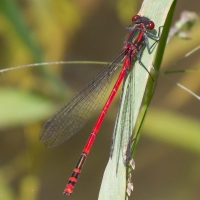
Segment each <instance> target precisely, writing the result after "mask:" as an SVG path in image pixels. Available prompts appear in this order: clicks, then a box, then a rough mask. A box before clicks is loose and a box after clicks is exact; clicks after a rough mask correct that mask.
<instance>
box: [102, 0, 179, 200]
mask: <svg viewBox="0 0 200 200" xmlns="http://www.w3.org/2000/svg"><path fill="white" fill-rule="evenodd" d="M173 2H174V1H173V0H163V1H154V0H145V1H144V2H143V4H142V8H141V10H140V12H139V14H140V15H142V16H146V17H148V18H150V19H151V20H152V21H154V23H155V25H156V27H155V29H156V30H158V28H159V27H160V26H163V25H164V23H165V20H166V18H167V16H168V12H169V10H170V8H171V6H172V3H173ZM174 7H175V3H174V4H173V7H172V8H174ZM171 10H173V9H171ZM172 13H173V11H171V15H170V17H168V22H167V27H164V31H165V33H164V34H162V37H161V39H160V42H159V45H158V46H156V48H154V51H153V53H151V54H149V53H148V51H147V49H145V50H144V52H143V54H142V62H143V63H144V64H145V66H146V68H147V69H148V70H149V71H150V70H151V67H152V65H153V66H154V68H155V69H157V70H158V69H159V65H160V63H161V60H162V55H163V51H164V48H165V43H166V38H167V33H168V29H169V25H170V23H171V18H172ZM152 43H153V41H152V40H150V45H151V44H152ZM158 48H159V53H158V54H157V55H156V49H158ZM155 56H156V58H155ZM154 58H155V59H154ZM153 61H155V62H153ZM132 71H134V72H131V73H133V83H134V85H133V86H132V88H133V89H134V95H135V98H134V106H133V109H134V110H133V111H132V112H133V121H132V122H131V123H132V125H133V126H134V125H135V124H136V120H137V117H138V114H139V110H140V107H141V104H142V100H143V96H144V93H145V88H146V85H147V80H148V73H147V72H146V71H145V69H143V68H142V67H141V65H140V64H139V63H138V62H136V64H135V69H134V70H132ZM126 80H127V81H128V79H126ZM153 86H154V83H152V80H150V81H149V85H148V90H150V91H151V92H149V94H150V95H148V96H147V98H146V99H145V102H146V108H147V107H148V104H149V102H150V100H151V94H152V91H153ZM126 90H127V87H126V83H125V87H124V88H123V91H124V93H123V95H125V94H126ZM123 99H124V96H123V97H122V100H123ZM122 104H123V102H122ZM122 110H123V106H121V109H120V111H119V119H117V122H116V126H115V130H117V131H116V141H115V146H119V144H118V143H119V142H120V139H119V138H120V134H121V131H118V130H121V128H120V126H121V124H120V121H121V119H120V116H121V112H122ZM144 110H145V109H144ZM144 114H145V112H144ZM120 151H122V149H120ZM118 154H119V161H118V162H116V159H115V158H116V157H118ZM116 169H117V170H118V171H117V173H116ZM125 198H126V166H125V165H124V163H123V158H122V152H118V151H117V148H115V149H114V152H113V157H112V159H109V161H108V164H107V167H106V169H105V172H104V176H103V181H102V185H101V189H100V193H99V198H98V199H99V200H118V199H119V200H123V199H125Z"/></svg>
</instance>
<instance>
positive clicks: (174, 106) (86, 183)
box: [0, 0, 200, 200]
mask: <svg viewBox="0 0 200 200" xmlns="http://www.w3.org/2000/svg"><path fill="white" fill-rule="evenodd" d="M135 2H136V1H130V0H126V1H122V0H118V1H100V0H93V1H91V0H86V1H80V0H75V1H71V0H68V1H67V0H57V1H54V0H48V1H45V0H42V1H35V0H29V1H27V0H17V1H14V0H9V1H7V0H1V2H0V62H1V64H0V69H6V68H10V67H13V66H20V65H24V64H29V63H38V62H51V61H61V60H64V61H71V60H75V61H79V60H86V61H91V60H94V61H110V60H111V59H112V58H113V57H114V56H115V55H116V54H117V53H118V52H120V50H121V49H122V46H123V42H124V39H125V36H126V34H127V31H126V30H125V27H126V25H129V24H130V23H131V17H132V15H134V14H135V13H137V12H138V10H139V8H140V6H141V3H142V1H137V3H135ZM199 8H200V3H199V1H198V0H184V1H178V3H177V7H176V10H175V15H174V22H175V21H176V20H178V19H179V15H180V13H181V12H182V11H183V10H190V11H195V12H197V13H199ZM156 28H157V27H156ZM199 33H200V22H199V21H197V22H196V23H195V25H194V27H193V28H192V29H191V31H190V32H189V36H190V39H188V40H182V39H180V38H177V37H173V38H172V39H171V40H170V42H169V44H168V45H167V48H166V52H165V55H164V59H163V64H162V68H161V69H162V70H166V69H167V68H169V67H170V66H171V65H172V64H174V65H173V66H171V69H176V70H179V69H197V68H199V63H200V57H199V52H196V53H195V54H193V55H191V56H190V57H188V58H186V59H184V60H182V61H180V62H178V63H177V64H175V62H176V61H177V60H179V59H180V58H181V57H182V56H183V55H184V54H185V53H186V52H188V51H190V50H191V49H193V48H195V47H196V46H197V45H199V44H200V38H199ZM101 68H102V66H100V65H97V66H94V65H47V66H37V67H32V68H22V69H17V70H12V71H7V72H1V73H0V154H1V155H0V200H1V199H2V200H16V199H18V200H27V199H29V200H44V199H48V200H53V199H66V198H69V197H66V196H63V195H62V191H63V189H64V187H65V184H66V183H67V180H68V178H69V176H70V174H71V172H72V169H73V167H74V165H75V164H76V161H77V159H78V157H79V155H80V153H81V150H82V148H83V146H84V143H85V141H86V139H87V137H88V134H89V133H90V131H91V128H92V125H93V124H94V122H95V120H96V118H97V114H98V112H99V111H100V108H99V109H98V110H97V112H96V113H95V114H94V115H93V116H92V118H91V120H90V121H89V122H88V123H87V124H86V126H84V128H83V129H82V130H81V131H80V133H78V134H77V135H75V136H74V137H72V138H70V140H68V141H67V142H65V143H63V144H62V145H60V146H58V147H56V148H53V149H48V148H46V147H45V146H44V144H42V143H41V142H39V140H38V135H39V133H40V130H41V128H42V126H43V124H44V123H45V121H46V120H47V119H48V118H49V117H50V116H51V114H53V113H54V112H55V111H56V109H58V108H59V107H60V106H61V105H62V104H63V103H65V102H66V101H67V100H69V99H70V97H72V95H73V94H74V93H75V92H77V91H78V90H79V89H80V88H81V86H82V85H84V84H86V83H87V82H88V81H89V80H90V79H91V78H92V77H93V76H94V75H95V74H96V73H97V72H98V71H99V70H100V69H101ZM199 77H200V73H198V71H197V72H193V73H178V74H173V75H167V76H166V77H164V76H161V77H160V78H159V79H158V83H157V88H156V92H155V95H154V97H153V100H152V103H151V105H150V108H149V111H148V114H147V116H146V120H145V124H144V127H143V132H142V134H141V138H140V141H139V144H138V147H137V151H136V155H135V162H136V169H135V171H134V172H133V183H134V192H133V193H132V196H131V197H130V199H149V200H151V199H152V200H153V199H162V200H163V199H176V200H177V199H181V200H186V199H193V200H197V199H199V198H200V190H199V185H200V123H199V117H200V106H199V101H198V100H197V99H195V98H194V97H192V96H191V95H190V94H188V93H186V92H185V91H183V90H182V89H180V88H179V87H177V86H176V82H179V83H181V84H183V85H184V86H186V87H187V88H189V89H191V90H192V91H194V92H195V93H197V94H200V81H199ZM113 79H114V78H113ZM119 93H120V92H119ZM118 99H119V94H118V97H117V98H116V99H115V101H114V103H113V105H112V106H111V108H110V110H109V112H108V114H107V117H106V119H105V121H104V123H103V126H102V128H101V130H100V133H101V134H99V136H98V140H97V141H96V142H95V145H94V147H93V149H92V151H91V153H90V155H89V157H88V160H87V163H86V165H85V167H84V170H83V173H82V174H81V178H80V180H79V182H78V184H77V185H76V188H75V191H74V194H73V195H72V196H71V197H70V199H71V200H73V199H88V200H89V199H97V197H98V191H99V188H100V184H101V179H102V175H103V171H104V169H105V166H106V163H107V161H108V158H109V148H110V141H111V136H112V131H113V126H114V120H115V116H116V113H117V109H118ZM102 147H103V148H102Z"/></svg>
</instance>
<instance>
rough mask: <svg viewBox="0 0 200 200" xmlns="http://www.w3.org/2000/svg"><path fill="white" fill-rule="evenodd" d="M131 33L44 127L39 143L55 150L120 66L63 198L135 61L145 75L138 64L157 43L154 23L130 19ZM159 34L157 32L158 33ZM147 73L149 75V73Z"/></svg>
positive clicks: (75, 128)
mask: <svg viewBox="0 0 200 200" xmlns="http://www.w3.org/2000/svg"><path fill="white" fill-rule="evenodd" d="M127 29H128V30H130V33H129V35H128V37H127V40H126V42H125V45H124V49H123V50H122V52H121V53H119V55H117V56H116V57H115V58H114V59H113V60H112V61H111V62H110V63H109V64H107V65H106V66H105V67H104V68H103V69H102V70H101V71H100V72H99V73H98V74H97V75H96V76H95V77H94V78H93V79H92V81H91V82H90V83H89V84H88V85H86V87H84V88H83V89H82V90H81V91H80V92H79V93H78V94H76V95H75V96H74V97H73V98H72V99H71V100H70V101H69V102H68V103H66V104H65V105H64V106H63V107H61V108H60V109H59V110H58V111H57V112H56V113H55V114H54V115H53V116H52V117H51V118H50V119H49V120H48V121H47V122H46V123H45V125H44V127H43V129H42V131H41V133H40V137H39V138H40V141H42V142H44V143H45V145H46V146H47V147H54V146H57V145H59V144H61V143H62V142H64V141H65V140H67V139H68V138H69V137H71V136H72V135H74V134H75V133H76V132H77V131H79V130H80V129H81V127H82V126H83V125H84V124H85V123H86V121H87V120H88V119H89V117H90V116H91V114H92V112H93V111H94V110H95V109H96V108H97V106H98V105H99V104H100V103H101V101H102V99H103V97H104V96H105V94H106V92H107V90H108V86H109V84H110V81H111V77H112V75H113V73H114V72H115V71H116V69H117V67H118V66H120V65H121V62H123V66H122V69H121V72H120V74H119V76H118V79H117V81H116V83H115V85H114V87H113V89H112V91H111V93H110V95H109V97H108V99H107V101H106V103H105V105H104V107H103V109H102V111H101V113H100V115H99V117H98V119H97V121H96V123H95V125H94V127H93V129H92V131H91V134H90V136H89V138H88V140H87V142H86V144H85V146H84V148H83V151H82V153H81V156H80V158H79V160H78V163H77V164H76V166H75V168H74V170H73V173H72V175H71V176H70V178H69V180H68V183H67V185H66V187H65V189H64V192H63V193H64V194H67V195H70V194H72V192H73V190H74V186H75V184H76V182H77V180H78V177H79V175H80V173H81V170H82V167H83V165H84V163H85V160H86V158H87V155H88V154H89V152H90V149H91V147H92V144H93V142H94V140H95V137H96V135H97V133H98V131H99V128H100V126H101V124H102V122H103V119H104V117H105V115H106V112H107V110H108V108H109V106H110V104H111V102H112V100H113V98H114V96H115V94H116V92H117V90H118V88H119V86H120V84H121V82H122V81H123V79H124V77H125V75H126V74H127V73H128V71H129V69H130V66H132V65H133V64H134V61H135V60H138V61H139V63H140V65H142V66H143V67H144V69H145V70H146V71H147V72H148V70H147V69H146V67H145V65H144V64H143V63H142V62H141V53H142V51H143V49H144V48H145V47H147V49H148V51H149V53H150V49H151V48H150V46H149V41H148V37H150V38H152V39H154V40H156V41H158V39H159V33H158V36H157V35H156V34H155V33H154V32H151V30H153V29H154V22H153V21H151V20H150V19H148V18H147V17H143V16H140V15H134V16H133V17H132V24H131V25H130V26H128V27H127ZM159 32H160V29H159ZM148 73H149V72H148Z"/></svg>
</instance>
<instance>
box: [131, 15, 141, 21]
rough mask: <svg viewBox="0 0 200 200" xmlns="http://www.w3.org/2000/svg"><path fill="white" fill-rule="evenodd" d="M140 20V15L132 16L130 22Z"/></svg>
mask: <svg viewBox="0 0 200 200" xmlns="http://www.w3.org/2000/svg"><path fill="white" fill-rule="evenodd" d="M139 18H140V15H134V16H133V17H132V22H135V21H136V20H137V19H139Z"/></svg>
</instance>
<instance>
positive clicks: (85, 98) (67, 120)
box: [39, 51, 124, 147]
mask: <svg viewBox="0 0 200 200" xmlns="http://www.w3.org/2000/svg"><path fill="white" fill-rule="evenodd" d="M123 57H124V51H122V52H121V53H120V54H119V55H118V56H116V57H115V58H114V59H113V61H112V62H110V63H109V64H108V65H106V66H105V67H104V68H103V69H102V70H101V71H100V72H99V73H98V74H97V75H96V76H95V77H94V78H93V79H92V81H91V82H90V83H89V84H88V85H86V86H85V87H84V88H83V89H82V90H81V91H80V92H79V93H77V94H76V95H75V96H74V97H73V98H72V99H71V100H70V101H69V102H68V103H66V104H65V105H63V106H62V107H61V108H60V109H59V110H58V111H57V112H56V113H55V114H54V115H53V116H52V117H51V118H50V119H49V120H48V121H47V122H46V123H45V125H44V127H43V129H42V131H41V133H40V136H39V139H40V141H42V142H44V143H45V145H46V146H47V147H54V146H57V145H59V144H61V143H62V142H64V141H65V140H67V139H68V138H69V137H71V136H72V135H74V134H75V133H76V132H77V131H79V130H80V129H81V128H82V127H83V125H84V124H85V123H86V122H87V121H88V119H89V118H90V116H91V115H92V113H93V112H94V111H95V109H96V108H97V107H98V106H99V104H100V103H101V101H102V100H103V98H104V96H105V94H106V92H107V90H108V88H109V85H110V81H111V77H112V74H113V72H114V71H115V70H116V68H117V67H118V65H119V62H120V61H121V60H122V59H123Z"/></svg>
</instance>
